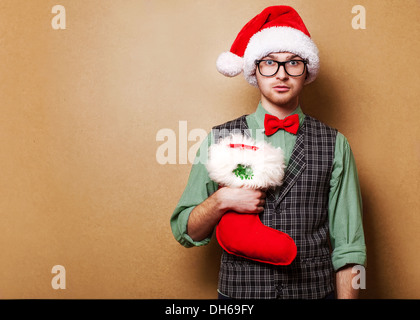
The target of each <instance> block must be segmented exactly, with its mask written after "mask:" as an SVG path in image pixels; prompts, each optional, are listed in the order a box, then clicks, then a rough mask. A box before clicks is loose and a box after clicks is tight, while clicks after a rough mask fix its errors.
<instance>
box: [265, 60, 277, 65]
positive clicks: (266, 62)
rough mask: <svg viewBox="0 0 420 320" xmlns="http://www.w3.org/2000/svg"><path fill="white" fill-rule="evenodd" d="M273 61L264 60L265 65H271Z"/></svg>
mask: <svg viewBox="0 0 420 320" xmlns="http://www.w3.org/2000/svg"><path fill="white" fill-rule="evenodd" d="M274 63H275V62H274V61H273V60H265V64H266V65H267V66H272V65H273V64H274Z"/></svg>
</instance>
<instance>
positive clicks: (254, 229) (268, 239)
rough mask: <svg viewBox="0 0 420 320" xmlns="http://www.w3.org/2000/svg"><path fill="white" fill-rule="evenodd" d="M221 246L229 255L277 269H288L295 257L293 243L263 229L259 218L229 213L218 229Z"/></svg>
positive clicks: (279, 232) (269, 229)
mask: <svg viewBox="0 0 420 320" xmlns="http://www.w3.org/2000/svg"><path fill="white" fill-rule="evenodd" d="M216 237H217V241H218V242H219V244H220V246H221V247H222V248H223V249H224V250H225V251H227V252H228V253H230V254H234V255H237V256H240V257H243V258H247V259H251V260H254V261H259V262H265V263H270V264H274V265H289V264H290V263H292V261H293V259H294V258H295V257H296V254H297V248H296V244H295V242H294V241H293V239H292V238H291V237H290V236H289V235H287V234H286V233H284V232H281V231H278V230H276V229H273V228H270V227H267V226H266V225H264V224H263V223H262V222H261V220H260V217H259V216H258V214H249V213H237V212H233V211H229V212H226V213H225V214H224V215H223V217H222V219H221V220H220V222H219V224H218V225H217V227H216Z"/></svg>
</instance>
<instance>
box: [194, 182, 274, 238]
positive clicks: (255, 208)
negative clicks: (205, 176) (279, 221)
mask: <svg viewBox="0 0 420 320" xmlns="http://www.w3.org/2000/svg"><path fill="white" fill-rule="evenodd" d="M265 196H266V195H265V192H264V191H261V190H253V189H246V188H229V187H223V188H220V189H219V190H217V191H216V192H215V193H213V194H212V195H211V196H210V197H208V198H207V199H206V200H205V201H203V202H202V203H201V204H199V205H198V206H196V207H195V208H194V209H193V210H192V211H191V214H190V217H189V219H188V225H187V230H188V231H187V232H188V235H189V236H190V237H191V239H193V240H194V241H201V240H203V239H205V238H206V237H208V236H209V235H210V234H211V232H212V231H213V229H214V227H215V226H216V225H217V223H218V222H219V220H220V218H221V217H222V216H223V214H224V213H225V212H227V211H236V212H238V213H260V212H262V211H263V210H264V205H265Z"/></svg>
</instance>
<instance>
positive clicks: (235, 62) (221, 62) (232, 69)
mask: <svg viewBox="0 0 420 320" xmlns="http://www.w3.org/2000/svg"><path fill="white" fill-rule="evenodd" d="M243 66H244V62H243V59H242V58H241V57H239V56H237V55H236V54H234V53H232V52H230V51H228V52H223V53H222V54H221V55H220V56H219V57H218V58H217V61H216V68H217V70H218V71H219V72H220V73H221V74H223V75H225V76H227V77H234V76H237V75H238V74H240V73H241V72H242V70H243Z"/></svg>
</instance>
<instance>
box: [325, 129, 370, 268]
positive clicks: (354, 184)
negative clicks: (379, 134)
mask: <svg viewBox="0 0 420 320" xmlns="http://www.w3.org/2000/svg"><path fill="white" fill-rule="evenodd" d="M362 211H363V206H362V197H361V192H360V186H359V178H358V175H357V168H356V163H355V160H354V156H353V153H352V151H351V148H350V145H349V143H348V141H347V139H346V138H345V137H344V136H343V135H342V134H340V133H338V135H337V140H336V146H335V157H334V164H333V171H332V175H331V182H330V193H329V213H328V214H329V224H330V240H331V246H332V249H333V251H332V263H333V266H334V270H338V269H340V268H341V267H343V266H345V265H346V264H359V265H365V264H366V245H365V237H364V231H363V212H362Z"/></svg>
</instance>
